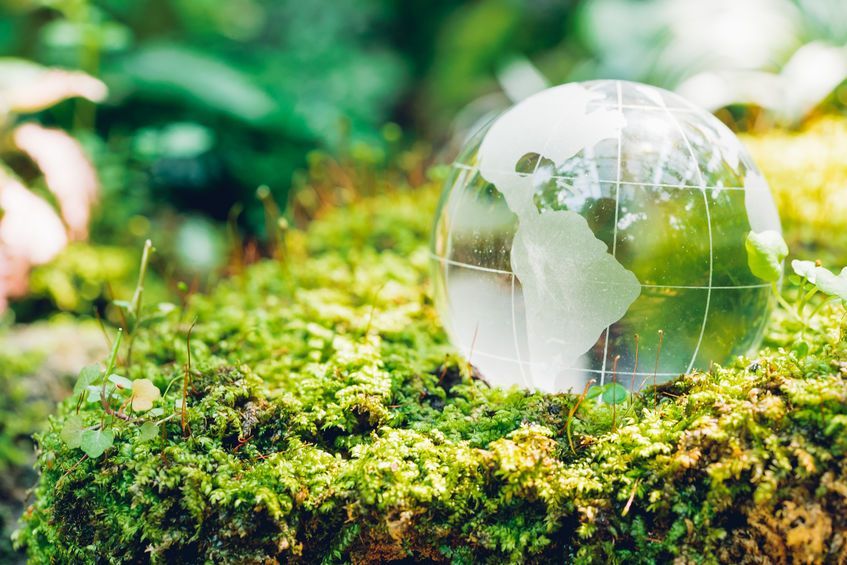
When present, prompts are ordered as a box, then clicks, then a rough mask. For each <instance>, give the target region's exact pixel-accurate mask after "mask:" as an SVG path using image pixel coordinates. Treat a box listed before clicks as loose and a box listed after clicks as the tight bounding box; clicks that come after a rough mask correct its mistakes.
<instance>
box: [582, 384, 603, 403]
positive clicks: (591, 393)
mask: <svg viewBox="0 0 847 565" xmlns="http://www.w3.org/2000/svg"><path fill="white" fill-rule="evenodd" d="M605 390H606V387H605V386H601V385H594V386H592V387H591V388H589V389H588V392H587V393H585V398H586V400H594V399H595V398H597V397H598V396H600V395H601V394H603V391H605Z"/></svg>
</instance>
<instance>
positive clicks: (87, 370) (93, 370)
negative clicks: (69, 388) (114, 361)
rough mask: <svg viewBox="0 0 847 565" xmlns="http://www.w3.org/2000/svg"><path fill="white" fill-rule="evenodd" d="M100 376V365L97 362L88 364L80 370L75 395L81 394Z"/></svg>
mask: <svg viewBox="0 0 847 565" xmlns="http://www.w3.org/2000/svg"><path fill="white" fill-rule="evenodd" d="M99 378H100V366H99V365H97V364H93V365H86V366H85V367H83V368H82V370H81V371H80V372H79V376H78V377H77V379H76V383H74V392H73V394H74V396H77V395H78V394H81V393H82V392H83V391H84V390H86V389H87V388H88V387H89V386H90V385H93V384H94V383H95V382H96V381H97V379H99Z"/></svg>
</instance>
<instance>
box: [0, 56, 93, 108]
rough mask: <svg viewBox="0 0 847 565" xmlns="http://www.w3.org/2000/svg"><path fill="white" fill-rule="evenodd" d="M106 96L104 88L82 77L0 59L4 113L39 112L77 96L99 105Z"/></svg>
mask: <svg viewBox="0 0 847 565" xmlns="http://www.w3.org/2000/svg"><path fill="white" fill-rule="evenodd" d="M106 94H107V90H106V85H105V84H103V83H102V82H101V81H100V80H98V79H96V78H94V77H91V76H89V75H87V74H85V73H82V72H79V71H67V70H64V69H52V68H48V67H43V66H41V65H38V64H36V63H32V62H30V61H26V60H24V59H16V58H13V57H2V58H0V101H2V102H3V103H4V105H5V106H6V108H4V110H5V109H8V110H12V111H14V112H19V113H27V112H38V111H40V110H44V109H45V108H49V107H50V106H53V105H54V104H56V103H58V102H61V101H62V100H65V99H68V98H73V97H77V96H79V97H82V98H87V99H88V100H91V101H94V102H100V101H102V100H103V99H105V98H106Z"/></svg>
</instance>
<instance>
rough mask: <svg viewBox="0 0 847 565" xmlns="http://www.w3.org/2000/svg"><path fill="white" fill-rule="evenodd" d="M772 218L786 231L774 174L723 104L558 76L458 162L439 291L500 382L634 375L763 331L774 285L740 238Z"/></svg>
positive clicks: (578, 385) (559, 385) (482, 365)
mask: <svg viewBox="0 0 847 565" xmlns="http://www.w3.org/2000/svg"><path fill="white" fill-rule="evenodd" d="M767 230H773V231H781V228H780V222H779V216H778V214H777V210H776V207H775V205H774V202H773V200H772V197H771V194H770V190H769V188H768V185H767V183H766V182H765V179H764V178H763V177H762V175H761V174H760V173H759V171H758V169H757V168H756V166H755V164H754V163H753V161H752V159H751V157H750V155H749V154H748V153H747V151H746V150H745V148H744V147H743V146H742V144H741V142H740V141H739V140H738V139H737V138H736V136H735V135H734V134H733V133H732V132H731V131H730V130H729V129H728V128H727V127H726V126H725V125H724V124H723V123H722V122H720V120H718V119H717V118H716V117H714V116H713V115H711V114H710V113H708V112H706V111H705V110H702V109H700V108H697V107H695V106H694V105H692V104H691V103H689V102H687V101H686V100H684V99H683V98H681V97H679V96H677V95H675V94H673V93H671V92H668V91H665V90H662V89H659V88H655V87H652V86H647V85H644V84H638V83H632V82H625V81H610V80H603V81H592V82H585V83H570V84H564V85H561V86H557V87H553V88H550V89H547V90H544V91H542V92H539V93H537V94H535V95H533V96H531V97H529V98H527V99H525V100H524V101H522V102H520V103H518V104H517V105H515V106H514V107H512V108H511V109H509V110H507V111H506V112H505V113H503V114H502V115H500V116H499V117H497V118H495V119H494V120H493V121H492V122H491V123H489V124H488V125H487V126H485V127H484V128H483V129H482V131H480V132H478V133H477V134H476V135H475V136H474V137H473V138H472V139H471V140H470V141H469V142H468V143H467V145H466V147H465V149H464V150H463V151H462V152H461V154H460V155H459V156H458V158H457V160H456V161H455V163H453V165H452V168H451V172H450V175H449V176H448V179H447V181H446V183H445V185H444V191H443V194H442V198H441V203H440V205H439V209H438V213H437V216H436V221H435V227H434V232H433V238H432V262H433V272H434V281H433V282H434V285H433V286H434V294H435V301H436V306H437V308H438V310H439V313H440V316H441V319H442V321H443V323H444V325H445V327H446V329H447V332H448V335H449V336H450V339H451V341H452V343H453V344H454V345H455V346H456V347H457V348H458V349H459V350H460V351H461V352H462V353H463V354H464V355H465V356H467V357H470V360H471V362H472V363H473V365H474V366H476V367H477V368H478V369H479V371H480V373H481V374H482V376H483V377H484V378H485V379H486V380H487V381H488V382H489V383H491V384H493V385H501V386H509V385H515V384H516V385H520V386H523V387H526V388H529V389H539V390H543V391H547V392H555V391H566V390H576V391H581V390H582V389H583V388H584V386H585V384H586V383H587V382H588V381H589V380H590V379H594V380H596V381H597V382H598V383H601V384H602V383H603V382H604V381H605V382H609V381H610V380H611V379H612V378H616V379H617V382H619V383H621V384H623V385H625V386H627V385H628V386H629V387H630V388H635V389H638V388H640V387H641V386H642V385H643V384H644V382H645V381H648V380H649V382H650V384H652V382H653V379H654V378H656V379H657V381H658V382H663V381H667V380H669V379H671V378H674V377H676V376H678V375H680V374H682V373H685V372H688V371H691V370H692V369H708V368H709V366H710V365H711V364H712V363H719V364H724V363H727V362H729V361H731V360H732V359H733V358H734V357H735V356H737V355H740V354H745V353H747V352H749V351H751V350H752V349H754V348H755V347H757V346H758V345H759V343H760V341H761V338H762V333H763V331H764V326H765V323H766V321H767V319H768V316H769V314H770V311H771V308H772V294H771V292H770V288H769V287H770V284H769V283H767V282H765V281H763V280H761V279H759V278H757V277H756V276H755V275H754V274H753V273H752V272H751V271H750V268H749V266H748V264H747V253H746V250H745V239H746V237H747V234H748V233H749V232H750V231H756V232H761V231H767Z"/></svg>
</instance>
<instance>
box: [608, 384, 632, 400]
mask: <svg viewBox="0 0 847 565" xmlns="http://www.w3.org/2000/svg"><path fill="white" fill-rule="evenodd" d="M626 396H627V391H626V388H624V387H623V385H621V384H620V383H609V384H608V385H606V390H605V391H603V402H605V403H606V404H620V403H621V402H624V401H626Z"/></svg>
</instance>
